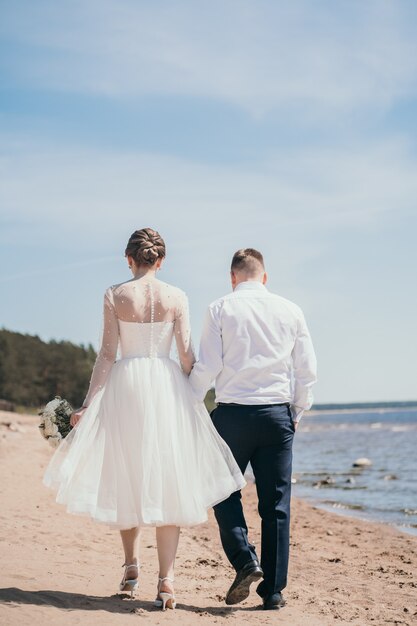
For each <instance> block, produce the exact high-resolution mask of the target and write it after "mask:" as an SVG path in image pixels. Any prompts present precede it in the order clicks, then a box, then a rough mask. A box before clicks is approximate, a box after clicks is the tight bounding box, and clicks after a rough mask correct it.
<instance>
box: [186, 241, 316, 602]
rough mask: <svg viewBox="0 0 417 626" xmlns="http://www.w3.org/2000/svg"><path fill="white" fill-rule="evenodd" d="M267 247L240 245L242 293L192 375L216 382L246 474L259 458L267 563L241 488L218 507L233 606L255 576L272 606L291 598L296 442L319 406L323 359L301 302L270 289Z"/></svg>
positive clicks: (207, 337)
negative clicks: (316, 388)
mask: <svg viewBox="0 0 417 626" xmlns="http://www.w3.org/2000/svg"><path fill="white" fill-rule="evenodd" d="M266 280H267V276H266V273H265V266H264V261H263V257H262V254H261V253H260V252H258V251H257V250H254V249H253V248H246V249H242V250H238V251H237V252H236V253H235V255H234V256H233V259H232V266H231V281H232V287H233V292H232V293H230V294H228V295H226V296H224V297H223V298H219V299H218V300H216V301H215V302H213V303H212V304H211V305H210V306H209V308H208V311H207V315H206V319H205V323H204V327H203V332H202V337H201V344H200V355H199V360H198V362H197V363H196V364H195V365H194V368H193V370H192V372H191V375H190V382H191V385H192V387H193V389H194V392H195V393H196V395H197V396H198V398H199V399H200V400H202V399H203V398H204V396H205V394H206V392H207V390H208V389H209V388H210V386H211V384H212V381H213V380H215V389H216V402H217V403H218V406H217V408H216V409H215V411H214V412H213V413H212V419H213V423H214V425H215V427H216V428H217V430H218V432H219V433H220V435H221V436H222V438H223V439H224V440H225V441H226V443H227V444H228V445H229V447H230V449H231V450H232V452H233V454H234V456H235V458H236V461H237V463H238V464H239V467H240V469H241V471H242V472H244V471H245V470H246V467H247V465H248V463H249V462H250V463H251V465H252V468H253V472H254V475H255V480H256V489H257V493H258V499H259V507H258V510H259V514H260V516H261V518H262V540H261V543H262V545H261V551H262V554H261V563H259V560H258V556H257V554H256V551H255V546H253V545H252V544H251V543H250V542H249V540H248V528H247V525H246V522H245V517H244V514H243V508H242V503H241V493H240V491H236V492H235V493H233V494H232V495H231V496H230V497H229V498H227V500H224V501H223V502H221V503H220V504H218V505H216V506H215V507H214V511H215V515H216V519H217V522H218V524H219V528H220V537H221V541H222V545H223V548H224V551H225V552H226V555H227V557H228V559H229V561H230V562H231V564H232V565H233V567H234V568H235V570H236V577H235V580H234V582H233V584H232V586H231V587H230V589H229V591H228V593H227V595H226V604H237V603H238V602H241V601H242V600H244V599H245V598H247V597H248V595H249V587H250V585H251V583H252V582H254V581H257V580H260V579H261V578H263V580H262V581H261V582H260V584H259V585H258V588H257V592H258V594H259V595H260V596H261V598H262V599H263V608H264V609H278V608H280V607H281V606H283V605H284V603H285V602H284V599H283V597H282V594H281V591H282V589H284V587H285V586H286V584H287V571H288V557H289V539H290V532H289V524H290V495H291V464H292V444H293V437H294V432H295V429H296V428H297V424H298V422H299V421H300V419H301V416H302V413H303V411H304V410H306V409H309V408H310V406H311V404H312V392H311V387H312V385H313V384H314V383H315V381H316V358H315V354H314V350H313V345H312V342H311V338H310V334H309V332H308V329H307V326H306V322H305V320H304V316H303V313H302V311H301V309H300V308H299V307H298V306H297V305H295V304H293V303H292V302H290V301H289V300H286V299H284V298H281V297H280V296H277V295H275V294H272V293H270V292H269V291H268V290H267V289H266V287H265V283H266Z"/></svg>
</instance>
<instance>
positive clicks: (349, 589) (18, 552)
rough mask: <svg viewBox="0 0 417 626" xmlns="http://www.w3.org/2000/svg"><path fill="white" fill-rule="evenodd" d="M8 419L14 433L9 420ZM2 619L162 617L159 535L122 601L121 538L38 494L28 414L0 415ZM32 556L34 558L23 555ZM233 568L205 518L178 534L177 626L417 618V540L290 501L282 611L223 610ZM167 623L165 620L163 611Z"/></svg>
mask: <svg viewBox="0 0 417 626" xmlns="http://www.w3.org/2000/svg"><path fill="white" fill-rule="evenodd" d="M10 422H11V423H12V426H13V427H12V428H10V427H9V426H7V425H6V424H9V423H10ZM0 423H1V428H0V471H1V472H2V475H3V481H2V484H1V487H0V489H1V495H2V500H3V503H4V504H3V508H2V511H0V518H1V521H2V531H1V533H0V542H1V559H2V562H1V574H0V576H1V583H2V584H1V590H0V622H1V623H5V624H8V626H18V625H19V626H21V625H23V626H24V625H26V624H27V625H29V624H30V625H31V626H38V625H39V626H43V624H44V623H45V622H48V621H49V622H50V623H52V624H54V626H61V625H62V626H66V625H67V624H73V623H78V622H80V623H81V622H82V623H83V625H84V626H93V624H96V623H97V622H98V621H100V623H101V624H103V626H107V625H109V626H110V625H111V626H118V625H119V624H122V625H125V624H126V625H127V624H132V623H133V622H132V614H134V615H135V616H140V618H141V619H142V621H144V622H145V623H146V624H155V625H158V624H161V620H163V619H164V615H166V614H163V613H161V611H158V610H157V609H154V608H153V606H152V602H153V599H154V597H155V585H156V576H157V560H156V551H155V533H154V530H153V529H152V528H146V529H144V530H143V536H142V541H141V574H140V591H139V595H138V597H137V599H135V600H133V601H131V600H127V599H126V596H124V597H123V596H122V597H120V596H117V595H116V591H117V586H118V583H119V581H120V578H121V575H122V568H121V567H120V566H121V564H122V562H123V558H122V554H121V548H120V545H119V543H120V540H119V536H118V533H117V532H115V531H111V530H109V529H107V527H105V526H103V525H99V524H94V523H93V522H92V521H91V520H90V519H88V518H85V517H78V516H73V515H68V514H66V513H65V510H64V507H62V506H60V505H58V504H56V503H55V502H54V498H53V494H52V492H51V491H50V490H48V489H46V488H45V487H43V485H42V484H41V478H42V474H43V471H44V469H45V467H46V464H47V462H48V460H49V458H50V456H51V454H52V448H50V447H49V446H48V444H47V443H46V442H45V440H43V439H42V438H41V436H40V434H39V432H38V428H37V421H36V420H33V416H32V415H29V416H24V415H21V414H20V415H16V414H13V413H6V412H0ZM243 501H244V507H245V512H246V517H247V522H248V527H249V532H250V539H251V541H252V542H253V543H254V544H255V545H256V546H257V547H258V548H259V547H260V521H259V517H258V514H257V499H256V491H255V488H254V486H253V485H249V486H248V487H246V488H245V489H244V491H243ZM28 555H29V557H30V558H28ZM233 577H234V573H233V571H232V569H231V567H230V566H229V564H228V563H227V562H226V559H225V557H224V554H223V551H222V548H221V545H220V541H219V536H218V529H217V525H216V523H215V520H214V516H213V514H212V512H211V511H210V513H209V521H208V523H206V524H203V525H201V526H198V527H194V528H188V529H183V530H182V531H181V540H180V547H179V552H178V559H177V571H176V589H177V596H178V598H177V599H178V608H177V609H176V611H170V612H169V613H168V614H169V620H170V623H171V624H172V626H195V623H196V620H197V618H198V622H199V623H200V624H202V625H203V626H209V625H212V624H213V622H216V623H217V624H219V625H220V626H223V625H226V624H230V622H231V621H232V622H233V621H235V622H236V624H237V623H241V622H242V620H244V621H245V622H248V623H249V624H253V626H258V625H259V626H264V625H265V624H276V623H281V624H288V625H289V626H302V625H304V624H305V623H308V624H309V626H327V625H329V626H330V625H331V624H334V623H335V622H337V623H338V624H351V625H354V626H367V625H371V624H373V625H375V624H384V623H397V624H402V625H404V626H411V624H412V623H413V621H415V619H416V618H417V603H416V595H417V593H416V592H417V537H416V536H414V535H412V534H407V533H404V532H402V531H399V530H396V529H395V528H393V527H390V526H389V525H388V524H385V523H378V522H368V521H363V520H361V519H358V518H356V517H353V516H349V515H345V514H340V513H339V512H338V511H337V512H336V511H327V510H324V509H322V508H320V507H319V506H317V505H315V504H312V503H309V502H308V501H307V500H306V499H299V498H298V497H294V499H293V507H292V527H291V558H290V571H289V581H288V587H287V588H286V590H285V591H284V596H285V598H286V600H287V606H286V607H285V608H284V609H282V610H280V611H279V612H276V611H272V612H264V611H262V610H259V598H258V596H257V594H256V592H255V588H254V587H253V588H252V591H251V594H250V596H249V598H248V599H247V600H246V601H245V602H243V603H241V604H240V605H237V606H235V607H227V606H226V605H225V604H224V600H223V599H224V595H225V592H226V591H227V588H228V586H229V585H230V583H231V581H232V580H233ZM167 619H168V616H167Z"/></svg>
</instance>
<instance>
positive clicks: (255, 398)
mask: <svg viewBox="0 0 417 626" xmlns="http://www.w3.org/2000/svg"><path fill="white" fill-rule="evenodd" d="M210 313H211V315H212V316H213V319H214V320H216V322H217V324H218V326H219V330H220V332H221V338H222V357H223V369H222V371H221V372H220V373H219V374H218V376H217V379H216V399H217V401H218V402H228V403H230V402H237V403H245V404H257V403H258V402H259V403H260V398H261V397H262V403H266V402H270V403H277V402H287V401H289V400H290V399H291V371H292V357H293V351H294V348H295V345H296V340H297V336H298V334H299V331H300V327H301V326H302V325H303V324H305V322H304V317H303V314H302V311H301V309H300V308H299V307H298V306H297V305H296V304H294V303H292V302H290V301H289V300H286V299H285V298H282V297H280V296H277V295H275V294H272V293H270V292H269V291H268V290H267V289H266V288H265V287H264V285H262V283H260V282H258V281H247V282H243V283H240V284H239V285H238V286H237V287H236V289H235V291H233V293H230V294H228V295H227V296H224V297H223V298H220V299H219V300H216V301H215V302H213V303H212V304H211V305H210Z"/></svg>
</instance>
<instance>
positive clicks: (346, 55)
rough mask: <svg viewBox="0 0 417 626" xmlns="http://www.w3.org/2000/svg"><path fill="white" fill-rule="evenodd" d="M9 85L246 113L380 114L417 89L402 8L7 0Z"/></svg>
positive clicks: (384, 2) (416, 50) (406, 11)
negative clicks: (187, 102) (12, 79)
mask: <svg viewBox="0 0 417 626" xmlns="http://www.w3.org/2000/svg"><path fill="white" fill-rule="evenodd" d="M3 11H4V18H3V20H2V24H3V26H2V27H0V28H1V29H2V30H3V34H4V36H5V37H6V38H7V39H9V40H12V41H14V42H20V43H23V44H24V45H25V46H28V48H27V49H28V50H29V53H26V54H24V53H19V51H18V52H17V54H16V55H15V56H12V58H11V61H10V68H11V71H12V72H13V74H14V75H15V76H17V80H18V81H19V80H23V81H25V82H26V81H29V82H31V83H32V84H36V85H38V86H42V87H49V88H52V89H58V90H64V91H74V92H85V93H93V94H101V95H107V96H110V97H116V98H119V97H122V98H123V97H132V96H134V97H136V96H142V95H144V94H163V95H181V96H193V97H194V96H197V97H205V98H213V99H218V100H221V101H225V102H228V103H231V104H232V105H236V106H239V107H243V108H245V109H247V110H249V111H251V112H252V113H253V114H254V115H262V114H264V113H266V112H268V111H270V110H272V109H275V108H277V107H278V108H282V109H283V110H285V111H286V112H287V113H288V112H292V114H295V115H299V114H300V112H301V111H302V116H301V118H300V123H301V122H302V121H305V120H306V118H308V116H309V115H311V116H313V117H315V116H317V115H329V114H331V113H338V114H347V113H349V111H355V110H357V109H358V108H360V107H363V106H365V107H375V109H376V110H379V109H381V108H382V109H384V108H386V107H389V106H390V105H391V104H392V103H393V102H394V101H395V100H397V99H399V98H402V97H404V96H406V95H410V94H415V92H416V86H417V81H416V70H417V40H416V38H415V36H414V32H413V30H412V28H411V24H409V18H410V15H412V14H413V7H412V4H411V5H410V4H409V3H408V2H396V3H393V2H389V1H388V0H373V1H369V2H358V1H356V2H355V1H353V2H347V3H346V2H338V3H335V2H324V3H320V5H318V3H312V2H309V1H307V0H298V1H295V2H291V3H289V2H275V1H272V0H228V1H225V0H212V1H211V2H210V3H207V2H203V1H198V0H188V1H187V0H178V1H177V2H175V3H172V2H167V1H155V2H152V3H148V2H138V1H137V0H90V1H89V2H83V1H82V0H78V1H74V2H60V3H56V2H52V1H44V2H36V3H33V2H20V3H17V4H16V3H12V2H9V3H8V6H7V5H6V8H3Z"/></svg>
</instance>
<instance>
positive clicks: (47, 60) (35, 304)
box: [0, 0, 417, 402]
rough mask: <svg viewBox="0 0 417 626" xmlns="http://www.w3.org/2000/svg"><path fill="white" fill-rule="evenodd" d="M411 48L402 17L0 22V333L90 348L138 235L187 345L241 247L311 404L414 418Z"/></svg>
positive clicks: (244, 9) (171, 13)
mask: <svg viewBox="0 0 417 626" xmlns="http://www.w3.org/2000/svg"><path fill="white" fill-rule="evenodd" d="M416 26H417V5H416V3H415V2H413V1H412V0H410V1H403V0H396V1H395V2H394V1H384V0H375V1H367V0H357V1H355V0H349V1H347V0H338V1H337V2H335V1H334V0H332V1H330V0H329V1H324V0H318V1H317V2H314V3H312V2H308V1H301V0H293V1H292V2H284V1H279V0H221V1H220V0H212V1H211V2H201V1H199V0H188V1H182V0H178V1H168V0H167V1H161V0H154V1H153V2H144V1H140V0H100V1H98V0H89V1H88V2H85V1H81V0H73V1H69V0H68V1H66V0H62V1H60V2H56V1H49V0H38V1H37V2H36V3H34V2H31V1H25V0H21V1H20V2H18V3H17V2H12V1H11V0H3V2H2V3H1V5H0V38H1V43H0V212H1V222H0V223H1V232H0V242H1V252H0V287H1V290H2V298H1V306H0V326H4V327H6V328H9V329H12V330H17V331H20V332H28V333H31V334H38V335H40V336H41V337H42V338H44V339H50V338H55V339H70V340H72V341H75V342H83V343H88V342H92V343H93V344H94V345H95V346H96V347H97V343H98V340H99V337H100V326H101V304H102V294H103V291H104V289H105V288H106V287H107V286H108V285H110V284H113V283H116V282H120V281H122V280H124V279H126V278H128V276H129V274H128V272H127V270H126V265H125V260H124V258H123V251H124V248H125V244H126V241H127V239H128V237H129V235H130V234H131V232H132V231H133V230H135V229H136V228H141V227H144V226H152V227H154V228H157V229H158V230H159V231H160V232H161V234H162V235H163V236H164V238H165V240H166V243H167V247H168V257H167V260H166V263H165V266H164V269H163V273H162V274H161V278H163V279H165V280H167V281H169V282H173V283H175V284H177V285H179V286H180V287H182V288H183V289H185V290H186V291H187V293H188V295H189V298H190V305H191V314H192V321H193V329H194V343H195V344H196V345H197V344H198V337H199V333H200V329H201V321H202V317H203V315H204V311H205V308H206V306H207V304H208V303H209V302H210V301H211V300H213V299H214V298H216V297H218V296H220V295H222V294H223V293H224V292H226V291H228V290H229V288H230V287H229V281H228V267H229V263H230V258H231V255H232V253H233V252H234V251H235V250H236V249H237V248H240V247H244V246H253V247H257V248H259V249H260V250H262V251H263V253H264V256H265V259H266V263H267V269H268V272H269V286H270V288H271V289H272V290H274V291H276V292H278V293H280V294H281V295H283V296H285V297H287V298H289V299H292V300H294V301H296V302H297V303H298V304H299V305H300V306H301V307H302V308H303V309H304V311H305V314H306V317H307V320H308V322H309V326H310V328H311V332H312V335H313V338H314V342H315V345H316V350H317V354H318V358H319V383H318V384H317V387H316V394H315V396H316V400H317V401H318V402H330V401H366V400H369V401H373V400H405V399H416V398H417V389H416V374H417V368H416V364H415V362H416V361H415V360H416V356H415V355H416V354H417V332H416V327H417V325H416V317H417V296H416V287H415V285H416V267H417V246H416V243H415V239H416V234H417V209H416V203H417V200H416V199H417V40H416V38H415V29H416Z"/></svg>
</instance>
